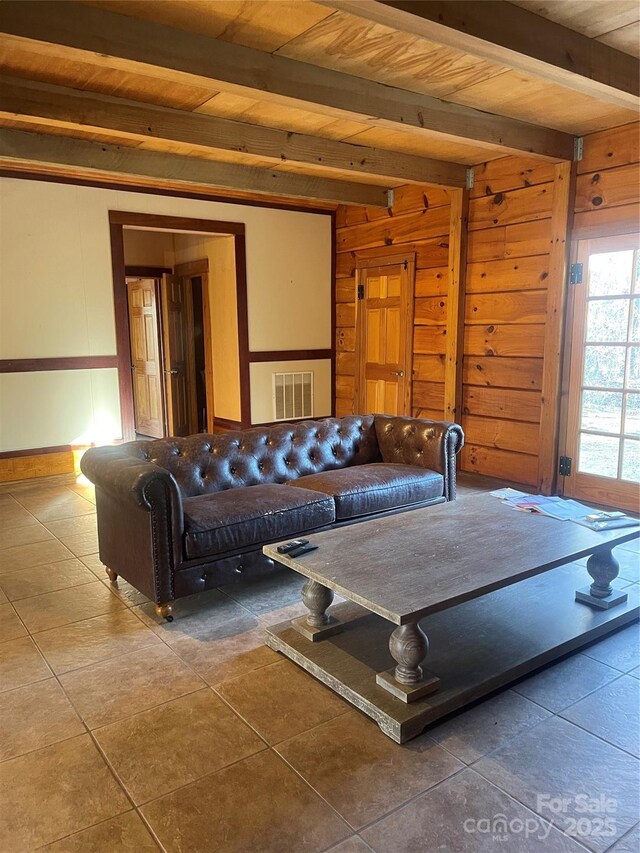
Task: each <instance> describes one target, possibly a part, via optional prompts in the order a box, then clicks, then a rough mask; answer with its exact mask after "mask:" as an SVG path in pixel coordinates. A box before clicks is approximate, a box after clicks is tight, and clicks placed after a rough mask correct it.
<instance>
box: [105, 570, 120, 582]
mask: <svg viewBox="0 0 640 853" xmlns="http://www.w3.org/2000/svg"><path fill="white" fill-rule="evenodd" d="M104 570H105V572H106V573H107V577H108V578H109V580H110V581H111V583H115V582H116V581H117V580H118V573H117V572H114V571H113V569H110V568H109V567H108V566H105V569H104Z"/></svg>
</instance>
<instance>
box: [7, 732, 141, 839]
mask: <svg viewBox="0 0 640 853" xmlns="http://www.w3.org/2000/svg"><path fill="white" fill-rule="evenodd" d="M0 800H2V802H3V806H4V807H3V820H2V821H0V850H2V851H3V853H12V851H16V853H17V851H20V853H23V851H25V850H33V849H34V848H36V847H39V846H41V845H43V844H48V843H50V842H51V841H57V840H58V839H59V838H63V837H64V836H65V835H69V834H70V833H72V832H77V831H78V830H80V829H84V828H85V827H87V826H90V825H91V824H94V823H97V822H99V821H101V820H105V819H106V818H110V817H114V816H115V815H117V814H120V813H122V812H124V811H128V810H129V808H130V807H129V801H128V800H127V798H126V796H125V794H124V792H123V791H122V789H121V788H120V787H119V785H118V784H117V782H116V781H115V779H114V778H113V776H112V775H111V772H110V771H109V768H108V767H107V765H106V764H105V762H104V759H103V758H102V756H101V755H100V753H99V752H98V750H97V749H96V747H95V745H94V743H93V741H92V740H91V738H90V736H89V735H80V737H76V738H72V739H71V740H65V741H62V742H61V743H56V744H53V745H52V746H47V747H45V748H44V749H40V750H38V751H37V752H30V753H29V754H28V755H22V756H20V757H19V758H13V759H11V760H9V761H5V762H3V763H2V764H0Z"/></svg>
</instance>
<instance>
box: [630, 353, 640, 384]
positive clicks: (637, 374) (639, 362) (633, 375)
mask: <svg viewBox="0 0 640 853" xmlns="http://www.w3.org/2000/svg"><path fill="white" fill-rule="evenodd" d="M627 388H640V347H629V373H628V375H627Z"/></svg>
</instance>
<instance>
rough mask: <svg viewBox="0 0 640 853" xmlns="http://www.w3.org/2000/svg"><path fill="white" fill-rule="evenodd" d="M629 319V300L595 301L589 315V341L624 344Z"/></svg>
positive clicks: (590, 303)
mask: <svg viewBox="0 0 640 853" xmlns="http://www.w3.org/2000/svg"><path fill="white" fill-rule="evenodd" d="M628 319H629V300H628V299H594V300H593V301H591V302H589V311H588V313H587V341H590V342H592V343H601V342H602V343H604V342H609V341H611V342H612V343H614V342H615V343H624V342H625V341H626V340H627V322H628Z"/></svg>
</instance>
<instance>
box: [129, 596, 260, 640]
mask: <svg viewBox="0 0 640 853" xmlns="http://www.w3.org/2000/svg"><path fill="white" fill-rule="evenodd" d="M136 613H137V614H138V616H139V617H140V619H142V621H143V622H145V623H146V624H147V625H148V626H149V627H150V628H153V630H155V631H157V633H158V636H160V637H162V639H163V640H164V641H165V643H169V644H173V643H174V642H175V641H176V640H177V639H179V638H182V637H201V636H204V635H206V634H207V633H208V632H209V631H210V630H211V628H212V627H213V628H215V627H216V626H218V625H222V624H224V623H225V622H229V621H230V620H231V619H237V618H239V617H241V616H249V617H251V614H250V613H249V612H248V611H247V610H246V609H245V608H244V607H241V605H239V604H238V603H237V602H235V601H232V600H231V599H230V598H229V596H228V595H225V594H224V593H223V592H220V590H218V589H208V590H206V592H201V593H198V595H188V596H186V597H185V598H179V599H178V600H177V601H176V603H175V604H174V606H173V616H174V620H173V622H167V621H166V619H162V618H161V617H160V616H156V614H155V611H154V608H153V605H152V604H143V605H142V606H140V607H136Z"/></svg>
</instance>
